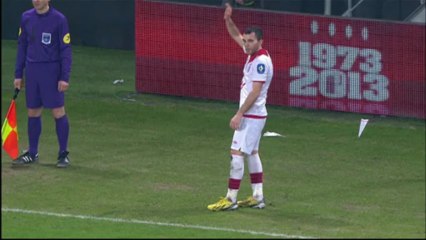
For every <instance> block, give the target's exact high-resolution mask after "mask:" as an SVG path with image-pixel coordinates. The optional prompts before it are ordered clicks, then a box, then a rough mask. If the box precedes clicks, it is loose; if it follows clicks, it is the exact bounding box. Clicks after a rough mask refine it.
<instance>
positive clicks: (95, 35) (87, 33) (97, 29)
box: [1, 0, 135, 50]
mask: <svg viewBox="0 0 426 240" xmlns="http://www.w3.org/2000/svg"><path fill="white" fill-rule="evenodd" d="M1 3H2V39H10V40H14V39H17V36H18V29H19V23H20V18H21V14H22V13H23V12H24V11H25V10H27V9H31V8H32V3H31V1H30V0H1ZM50 4H51V6H53V7H54V8H56V9H58V10H59V11H60V12H62V13H63V14H64V15H65V16H66V17H67V19H68V22H69V27H70V32H71V39H72V44H75V45H85V46H93V47H103V48H115V49H126V50H133V49H134V39H135V34H134V28H135V23H134V1H133V0H90V1H88V0H60V1H59V0H52V1H51V3H50Z"/></svg>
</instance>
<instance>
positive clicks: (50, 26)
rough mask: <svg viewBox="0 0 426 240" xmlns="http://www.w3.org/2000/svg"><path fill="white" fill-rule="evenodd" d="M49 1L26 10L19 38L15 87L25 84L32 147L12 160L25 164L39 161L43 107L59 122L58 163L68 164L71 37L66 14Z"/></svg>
mask: <svg viewBox="0 0 426 240" xmlns="http://www.w3.org/2000/svg"><path fill="white" fill-rule="evenodd" d="M49 1H50V0H32V3H33V6H34V8H32V9H30V10H28V11H26V12H24V13H23V14H22V18H21V24H20V28H19V37H18V50H17V58H16V67H15V80H14V85H15V88H18V89H21V87H23V82H22V79H23V75H24V69H25V89H26V91H25V97H26V103H27V109H28V139H29V149H28V150H27V151H26V152H25V153H24V154H22V155H21V156H19V157H18V158H17V159H15V160H14V161H13V165H25V164H31V163H35V162H37V161H38V158H39V155H38V144H39V138H40V135H41V126H42V123H41V114H42V110H43V108H48V109H51V110H52V115H53V117H54V118H55V122H56V134H57V137H58V142H59V154H58V159H57V164H56V166H57V167H59V168H65V167H68V165H69V164H70V160H69V158H68V153H69V152H68V151H67V150H68V149H67V147H68V146H67V145H68V135H69V122H68V117H67V115H66V113H65V107H64V92H65V91H66V90H67V89H68V86H69V84H68V81H69V77H70V72H71V62H72V57H71V55H72V52H71V39H70V33H69V28H68V21H67V19H66V17H65V16H64V15H63V14H62V13H60V12H59V11H57V10H56V9H54V8H53V7H51V6H49Z"/></svg>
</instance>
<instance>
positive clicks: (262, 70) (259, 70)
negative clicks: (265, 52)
mask: <svg viewBox="0 0 426 240" xmlns="http://www.w3.org/2000/svg"><path fill="white" fill-rule="evenodd" d="M265 70H266V68H265V64H263V63H260V64H258V65H257V73H259V74H264V73H265Z"/></svg>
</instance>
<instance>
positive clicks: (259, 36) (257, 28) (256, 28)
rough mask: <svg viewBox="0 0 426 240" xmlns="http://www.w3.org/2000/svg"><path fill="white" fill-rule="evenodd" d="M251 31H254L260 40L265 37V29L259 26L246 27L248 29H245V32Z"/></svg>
mask: <svg viewBox="0 0 426 240" xmlns="http://www.w3.org/2000/svg"><path fill="white" fill-rule="evenodd" d="M250 33H254V34H255V35H256V38H257V40H258V41H260V40H262V39H263V31H262V29H261V28H260V27H258V26H251V27H248V28H246V30H245V31H244V34H250Z"/></svg>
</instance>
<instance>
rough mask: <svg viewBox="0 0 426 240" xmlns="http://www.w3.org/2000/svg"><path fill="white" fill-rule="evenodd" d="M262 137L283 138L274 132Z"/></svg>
mask: <svg viewBox="0 0 426 240" xmlns="http://www.w3.org/2000/svg"><path fill="white" fill-rule="evenodd" d="M263 136H264V137H284V136H283V135H281V134H279V133H276V132H265V133H264V134H263Z"/></svg>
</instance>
